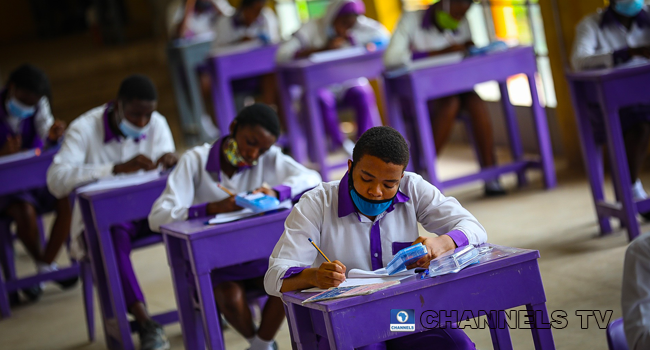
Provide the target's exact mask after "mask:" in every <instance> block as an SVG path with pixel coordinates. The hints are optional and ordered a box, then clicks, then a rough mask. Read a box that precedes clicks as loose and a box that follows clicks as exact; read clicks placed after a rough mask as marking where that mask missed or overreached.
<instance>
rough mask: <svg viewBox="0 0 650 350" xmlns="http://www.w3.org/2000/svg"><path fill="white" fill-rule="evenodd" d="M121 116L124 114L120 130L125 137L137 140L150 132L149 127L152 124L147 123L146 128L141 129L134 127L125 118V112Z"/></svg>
mask: <svg viewBox="0 0 650 350" xmlns="http://www.w3.org/2000/svg"><path fill="white" fill-rule="evenodd" d="M121 114H122V121H120V125H119V128H120V131H121V132H122V134H124V136H126V137H128V138H132V139H135V140H137V139H139V138H140V137H142V135H144V134H146V133H147V130H149V125H151V123H147V125H146V126H145V127H144V128H140V127H137V126H135V125H133V123H131V122H130V121H128V120H127V119H126V117H125V116H124V113H123V112H122V113H121Z"/></svg>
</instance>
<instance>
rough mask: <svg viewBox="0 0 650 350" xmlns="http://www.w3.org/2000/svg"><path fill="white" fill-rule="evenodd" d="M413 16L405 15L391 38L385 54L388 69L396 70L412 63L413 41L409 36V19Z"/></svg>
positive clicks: (385, 63)
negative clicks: (411, 47) (411, 46)
mask: <svg viewBox="0 0 650 350" xmlns="http://www.w3.org/2000/svg"><path fill="white" fill-rule="evenodd" d="M410 16H412V14H404V15H402V18H401V19H400V20H399V23H398V24H397V28H396V29H395V32H394V33H393V36H392V37H391V38H390V43H389V44H388V48H387V49H386V52H385V53H384V65H385V66H386V67H387V68H388V69H391V68H396V67H400V66H404V65H407V64H409V63H411V54H412V53H411V49H410V44H411V39H410V35H409V31H410V28H409V17H410Z"/></svg>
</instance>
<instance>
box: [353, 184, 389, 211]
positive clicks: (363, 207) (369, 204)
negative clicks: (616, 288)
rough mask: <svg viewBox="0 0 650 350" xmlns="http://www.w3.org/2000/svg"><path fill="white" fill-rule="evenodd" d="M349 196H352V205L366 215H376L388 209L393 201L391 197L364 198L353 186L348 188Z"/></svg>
mask: <svg viewBox="0 0 650 350" xmlns="http://www.w3.org/2000/svg"><path fill="white" fill-rule="evenodd" d="M350 197H352V201H353V202H354V205H356V206H357V209H359V211H360V212H361V214H363V215H367V216H377V215H379V214H381V213H383V212H385V211H386V210H388V208H389V207H390V205H391V203H393V198H391V199H386V200H381V201H373V200H370V199H365V198H363V197H362V196H361V195H360V194H359V193H358V192H357V190H355V189H354V186H352V189H351V190H350Z"/></svg>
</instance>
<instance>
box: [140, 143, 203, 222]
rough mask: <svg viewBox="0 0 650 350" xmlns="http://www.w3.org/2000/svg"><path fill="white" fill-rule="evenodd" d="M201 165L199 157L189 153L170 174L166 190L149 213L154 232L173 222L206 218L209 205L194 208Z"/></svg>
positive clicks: (191, 152)
mask: <svg viewBox="0 0 650 350" xmlns="http://www.w3.org/2000/svg"><path fill="white" fill-rule="evenodd" d="M199 163H200V161H199V157H198V155H197V154H196V153H194V152H193V151H188V152H186V153H185V154H184V155H183V156H182V157H181V159H180V160H179V161H178V164H177V165H176V167H175V168H174V170H173V171H172V172H171V173H170V174H169V177H168V178H167V186H166V187H165V190H164V191H163V193H162V194H161V195H160V197H158V199H156V201H155V202H154V204H153V206H152V207H151V212H150V213H149V227H150V228H151V230H152V231H155V232H159V231H160V226H162V225H165V224H168V223H171V222H175V221H183V220H187V219H191V218H193V217H199V216H205V207H206V206H207V203H206V204H205V205H203V206H201V205H197V206H192V202H193V200H194V191H195V187H194V184H195V178H196V174H197V173H198V166H199ZM201 210H203V211H202V212H201ZM190 214H192V215H190Z"/></svg>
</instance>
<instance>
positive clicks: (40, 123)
mask: <svg viewBox="0 0 650 350" xmlns="http://www.w3.org/2000/svg"><path fill="white" fill-rule="evenodd" d="M34 118H36V119H35V120H34V121H35V122H36V132H37V133H38V137H40V138H41V140H43V141H46V140H47V137H48V136H49V133H50V128H51V127H52V124H54V117H53V116H52V110H51V109H50V101H49V100H48V99H47V97H43V98H41V99H40V101H38V113H36V116H34Z"/></svg>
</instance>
